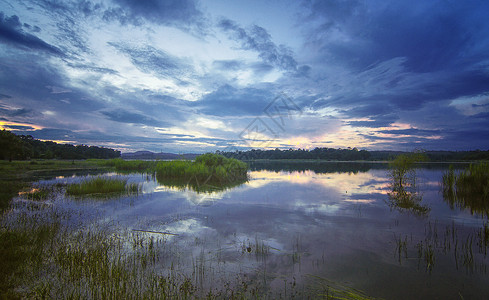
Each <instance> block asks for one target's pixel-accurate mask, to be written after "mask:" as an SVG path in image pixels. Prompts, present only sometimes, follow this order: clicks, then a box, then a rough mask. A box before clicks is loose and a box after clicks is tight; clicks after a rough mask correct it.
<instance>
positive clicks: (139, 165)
mask: <svg viewBox="0 0 489 300" xmlns="http://www.w3.org/2000/svg"><path fill="white" fill-rule="evenodd" d="M156 164H157V162H156V161H147V160H123V159H122V158H114V159H111V160H107V161H105V165H106V166H110V167H114V168H115V169H116V170H117V171H119V172H139V173H153V172H154V171H155V168H156Z"/></svg>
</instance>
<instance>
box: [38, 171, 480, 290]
mask: <svg viewBox="0 0 489 300" xmlns="http://www.w3.org/2000/svg"><path fill="white" fill-rule="evenodd" d="M289 167H290V166H289ZM350 167H351V166H350ZM346 169H348V168H346ZM343 170H344V168H343ZM444 170H446V166H443V165H439V166H435V167H432V166H423V167H420V168H419V169H418V170H417V174H418V190H419V191H418V192H419V195H420V196H421V197H422V202H421V203H422V204H423V205H426V206H428V207H430V208H431V210H430V211H429V213H428V214H427V215H425V216H419V215H415V214H412V213H410V212H407V211H403V210H402V209H393V208H392V207H389V205H388V196H387V193H388V192H389V188H390V182H389V180H390V178H389V176H388V170H387V169H386V168H385V165H382V166H379V164H374V165H373V167H372V168H368V167H367V168H366V167H365V166H362V168H361V169H359V170H357V171H355V168H353V169H352V168H350V169H349V171H347V172H342V171H341V168H340V170H339V171H337V172H334V170H331V169H328V170H326V171H324V170H323V172H321V170H318V169H316V170H308V169H301V170H293V169H291V168H288V170H280V169H277V168H270V169H266V168H262V169H259V168H255V169H254V170H253V171H250V180H249V181H248V182H247V183H245V184H243V185H241V186H238V187H235V188H232V189H228V190H225V191H221V192H216V193H203V194H199V193H197V192H194V191H192V190H182V189H176V188H169V187H165V186H161V185H159V184H158V183H156V182H155V181H154V180H151V179H150V177H147V176H142V175H125V176H127V177H128V178H129V181H130V182H142V183H143V193H141V194H140V195H138V196H137V197H122V198H120V199H112V200H105V201H99V200H98V201H92V200H82V201H73V200H69V199H65V200H64V201H61V202H63V203H65V204H69V205H72V206H73V205H74V206H77V207H79V208H82V209H86V210H93V209H94V208H95V209H96V210H97V211H98V212H99V213H100V214H101V216H102V217H101V219H100V222H112V223H113V224H116V225H117V226H121V228H127V230H149V231H160V232H169V233H173V234H175V235H165V236H164V238H165V240H166V241H167V244H166V247H167V250H166V251H170V252H168V253H170V254H168V255H167V256H166V259H165V261H164V262H162V268H163V269H165V268H168V267H170V266H171V265H172V263H173V264H178V265H179V266H181V268H182V269H183V270H184V271H185V270H186V272H188V273H189V274H191V273H192V272H193V266H195V264H196V261H197V260H199V261H201V262H205V264H207V265H206V266H207V267H209V268H210V270H212V272H210V273H209V274H207V276H208V277H206V278H207V280H206V282H205V283H202V284H203V286H206V285H208V286H209V287H211V286H212V285H213V284H214V285H216V284H221V283H222V282H223V281H224V280H225V278H229V277H233V276H243V275H244V274H246V276H249V277H248V278H255V279H256V280H258V281H260V282H262V283H263V284H266V285H267V286H268V287H271V288H272V290H273V289H274V288H277V289H279V288H282V287H283V285H284V282H289V283H290V282H296V283H297V284H298V285H299V286H302V288H303V289H306V288H310V287H311V286H310V285H314V284H316V285H317V283H313V280H312V279H311V278H312V277H311V275H314V276H320V277H321V278H327V279H328V280H332V281H333V282H337V283H341V284H347V285H348V286H351V287H354V288H357V289H361V290H363V291H365V292H366V293H367V294H368V295H371V296H375V297H383V298H387V299H389V298H396V299H401V298H406V299H412V298H416V299H420V298H426V299H430V298H433V297H437V298H440V299H442V298H443V299H449V298H458V295H459V293H460V294H461V295H463V297H464V298H465V299H468V298H473V297H475V298H478V297H482V296H484V297H485V296H488V295H489V287H488V285H487V284H485V283H487V280H488V279H489V278H488V275H487V258H486V256H485V254H484V253H483V252H481V251H482V248H480V247H479V246H478V245H479V244H477V241H478V230H479V229H480V228H481V226H482V225H483V224H484V222H486V220H485V219H483V218H481V217H478V216H472V215H471V214H470V211H469V210H460V209H458V208H457V209H453V210H452V209H450V208H449V206H448V205H447V204H446V203H445V202H444V201H443V198H442V195H441V192H440V181H441V177H442V174H443V172H444ZM109 175H110V176H117V175H116V174H109ZM63 180H64V181H66V182H69V181H72V180H75V179H73V178H71V177H68V178H62V179H60V178H58V179H54V180H51V181H45V182H44V183H49V182H56V181H63ZM155 235H157V236H160V237H161V235H158V234H155ZM469 240H470V247H471V250H470V251H471V252H470V253H469V252H468V250H464V249H468V248H467V247H468V245H469ZM464 247H465V248H464ZM464 251H465V252H464ZM429 253H432V254H433V258H432V259H430V258H429V255H428V254H429ZM427 255H428V256H427ZM468 255H471V260H468V258H467V256H468Z"/></svg>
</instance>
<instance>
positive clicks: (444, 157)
mask: <svg viewBox="0 0 489 300" xmlns="http://www.w3.org/2000/svg"><path fill="white" fill-rule="evenodd" d="M216 153H217V154H222V155H224V156H226V157H228V158H236V159H240V160H255V159H316V160H318V159H321V160H333V161H355V160H367V161H387V160H391V159H393V158H395V157H396V156H398V155H399V154H402V153H405V152H401V151H367V150H358V149H357V148H353V149H352V148H347V149H334V148H315V149H313V150H305V149H297V150H295V149H288V150H280V149H275V150H259V149H252V150H248V151H234V152H222V151H216ZM424 154H426V156H427V157H428V160H429V161H432V162H437V161H439V162H442V161H471V160H489V151H481V150H475V151H424Z"/></svg>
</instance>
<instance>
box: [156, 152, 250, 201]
mask: <svg viewBox="0 0 489 300" xmlns="http://www.w3.org/2000/svg"><path fill="white" fill-rule="evenodd" d="M156 178H157V180H158V182H160V183H161V184H164V185H168V186H172V187H177V188H190V189H192V190H195V191H197V192H213V191H219V190H224V189H227V188H230V187H234V186H237V185H240V184H242V183H244V182H246V181H247V180H248V166H247V165H246V164H245V163H243V162H241V161H239V160H236V159H231V158H226V157H224V156H222V155H217V154H212V153H207V154H203V155H200V156H198V157H197V158H196V159H195V161H193V162H192V161H188V160H174V161H161V162H158V164H157V166H156Z"/></svg>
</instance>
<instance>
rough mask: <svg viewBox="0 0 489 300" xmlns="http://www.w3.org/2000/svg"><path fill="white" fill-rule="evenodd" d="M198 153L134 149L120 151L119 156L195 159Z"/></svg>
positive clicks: (125, 157) (129, 157)
mask: <svg viewBox="0 0 489 300" xmlns="http://www.w3.org/2000/svg"><path fill="white" fill-rule="evenodd" d="M199 155H200V154H195V153H184V154H175V153H164V152H159V153H155V152H151V151H136V152H130V153H122V155H121V157H122V158H123V159H179V158H180V159H181V158H185V159H195V158H196V157H197V156H199Z"/></svg>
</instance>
